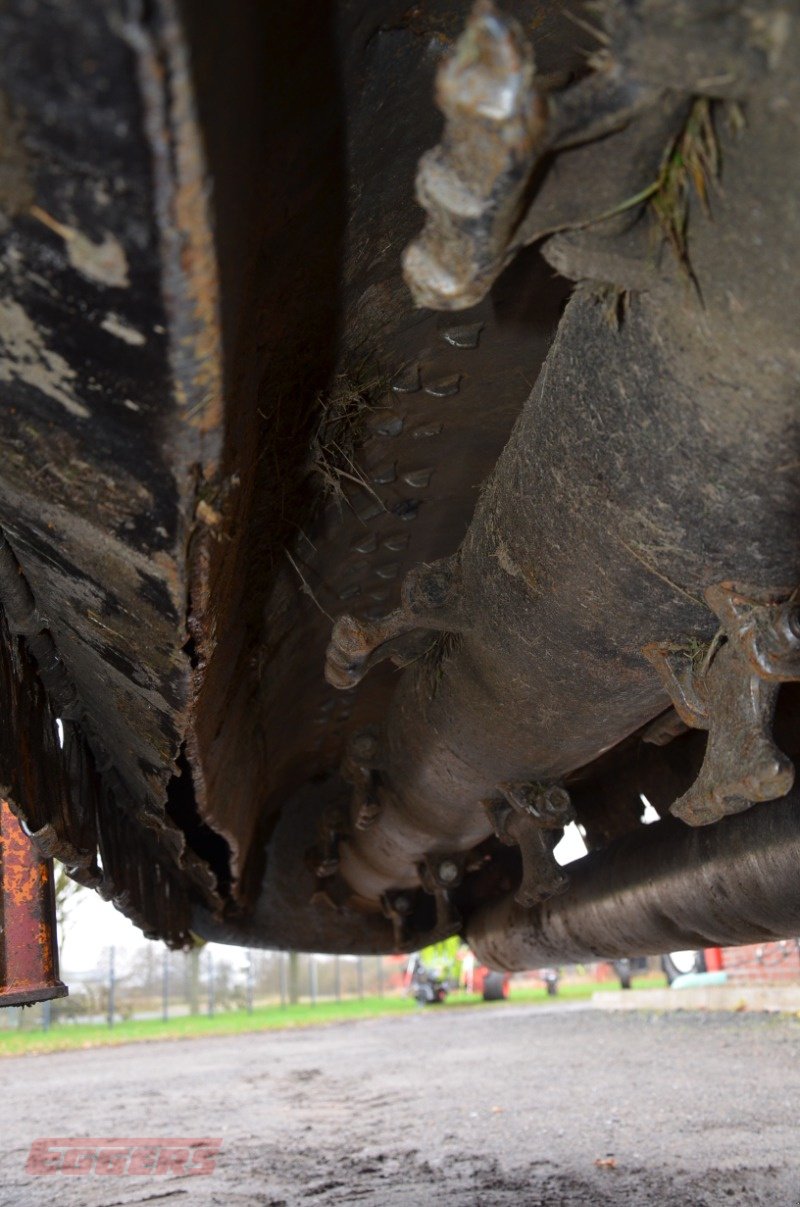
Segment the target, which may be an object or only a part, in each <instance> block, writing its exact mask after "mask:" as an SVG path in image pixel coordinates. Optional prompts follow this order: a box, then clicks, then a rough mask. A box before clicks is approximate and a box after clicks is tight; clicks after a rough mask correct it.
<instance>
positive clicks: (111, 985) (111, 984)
mask: <svg viewBox="0 0 800 1207" xmlns="http://www.w3.org/2000/svg"><path fill="white" fill-rule="evenodd" d="M115 986H116V978H115V969H114V945H113V944H112V945H111V947H109V949H108V1025H109V1027H113V1026H114V989H115Z"/></svg>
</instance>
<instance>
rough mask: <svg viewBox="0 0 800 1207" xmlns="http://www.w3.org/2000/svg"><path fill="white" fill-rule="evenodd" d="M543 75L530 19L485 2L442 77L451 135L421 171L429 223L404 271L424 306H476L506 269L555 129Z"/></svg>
mask: <svg viewBox="0 0 800 1207" xmlns="http://www.w3.org/2000/svg"><path fill="white" fill-rule="evenodd" d="M533 77H534V65H533V52H532V50H531V47H530V44H529V42H528V40H527V39H526V37H525V35H524V33H523V31H522V28H521V27H520V25H519V24H518V23H517V22H516V21H515V20H514V19H513V18H511V17H507V16H504V15H501V14H500V13H499V12H498V10H497V9H496V7H495V6H494V4H493V3H491V0H478V3H477V4H475V5H474V7H473V9H472V13H471V15H470V18H469V20H468V22H467V25H466V28H465V30H464V33H463V34H462V35H461V37H460V38H459V39H458V41H457V42H456V44H455V47H454V48H453V53H452V54H451V55H450V56H448V58H447V59H446V60H445V61H444V63H443V64H442V66H441V67H440V68H439V71H438V73H437V76H436V103H437V105H438V107H439V109H441V111H442V113H443V114H444V116H445V120H446V125H445V129H444V135H443V138H442V142H441V144H440V145H439V146H437V147H434V148H433V149H432V150H431V151H428V152H427V153H426V154H425V155H423V157H422V159H421V160H420V163H419V169H418V172H417V200H418V201H419V204H420V205H421V206H422V208H423V209H424V210H425V211H426V213H427V221H426V223H425V227H424V229H423V231H422V234H421V235H420V236H419V237H418V238H417V239H415V240H414V242H413V243H411V244H410V245H409V246H408V248H407V249H406V251H405V254H404V256H403V273H404V276H405V279H406V283H407V285H408V286H409V288H410V290H411V293H412V295H413V297H414V301H415V302H416V303H417V305H418V306H427V307H429V308H430V309H432V310H463V309H464V308H465V307H468V306H473V305H474V304H475V303H476V302H479V301H480V300H481V298H483V297H485V295H486V294H487V293H488V291H489V289H490V288H491V286H492V284H493V283H494V281H495V280H496V278H497V277H498V276H499V274H500V272H501V271H502V269H503V268H504V267H505V265H506V263H507V261H508V259H509V255H510V253H509V244H510V242H511V236H512V233H513V231H514V228H515V226H516V224H517V223H518V221H519V218H520V210H521V208H522V204H523V200H524V196H525V189H526V186H527V184H528V180H529V178H530V176H531V173H532V171H533V168H534V166H535V165H536V163H537V161H538V159H539V157H540V155H541V153H542V147H543V136H544V132H545V129H546V115H547V105H546V101H545V100H544V98H543V96H542V95H541V94H540V92H539V90H538V89H537V88H536V87H535V85H534V78H533Z"/></svg>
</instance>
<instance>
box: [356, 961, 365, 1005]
mask: <svg viewBox="0 0 800 1207" xmlns="http://www.w3.org/2000/svg"><path fill="white" fill-rule="evenodd" d="M356 967H357V970H358V996H359V997H363V996H364V957H363V956H359V957H358V964H357V965H356Z"/></svg>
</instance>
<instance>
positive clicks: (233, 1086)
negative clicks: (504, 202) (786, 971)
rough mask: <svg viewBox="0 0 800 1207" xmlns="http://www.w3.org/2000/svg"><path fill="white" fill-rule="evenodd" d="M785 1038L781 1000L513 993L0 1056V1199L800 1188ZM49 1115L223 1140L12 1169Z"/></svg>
mask: <svg viewBox="0 0 800 1207" xmlns="http://www.w3.org/2000/svg"><path fill="white" fill-rule="evenodd" d="M799 1055H800V1021H798V1020H797V1019H795V1018H786V1017H778V1016H774V1015H773V1016H768V1015H735V1014H734V1015H703V1014H691V1015H690V1014H672V1015H660V1016H659V1015H646V1014H609V1013H605V1012H599V1011H597V1012H595V1011H592V1010H590V1009H584V1008H580V1009H575V1008H571V1007H569V1006H562V1007H556V1008H555V1009H554V1010H551V1009H549V1008H548V1007H541V1006H539V1007H536V1006H534V1007H521V1006H520V1007H517V1006H514V1005H513V1004H511V1005H506V1006H499V1007H496V1008H495V1007H493V1008H486V1009H483V1010H477V1011H476V1010H463V1011H461V1010H452V1011H447V1012H444V1011H437V1010H436V1008H435V1007H434V1008H429V1009H427V1010H424V1011H420V1012H419V1013H417V1014H415V1015H413V1016H400V1017H392V1018H384V1019H377V1020H372V1021H365V1022H355V1023H347V1024H342V1025H337V1026H331V1027H327V1028H319V1029H313V1030H305V1031H293V1032H292V1031H285V1032H272V1033H261V1034H258V1035H246V1036H239V1037H236V1038H211V1039H203V1040H189V1041H187V1040H181V1041H175V1042H172V1043H153V1044H138V1045H131V1046H128V1047H120V1048H105V1049H94V1050H88V1051H81V1052H70V1053H61V1054H58V1055H51V1056H27V1057H18V1058H13V1059H7V1060H3V1061H2V1062H0V1089H1V1090H2V1093H1V1094H0V1129H1V1134H2V1136H3V1145H2V1150H0V1204H2V1207H6V1205H7V1207H29V1205H30V1207H32V1205H34V1204H36V1205H38V1204H53V1205H57V1207H72V1205H75V1207H77V1205H80V1207H99V1205H103V1207H112V1205H113V1207H117V1205H122V1204H128V1203H131V1204H133V1203H157V1204H159V1205H160V1204H161V1203H164V1204H165V1207H172V1204H176V1205H179V1204H181V1203H186V1204H187V1207H188V1205H189V1204H191V1205H192V1207H194V1205H195V1204H199V1205H205V1204H225V1207H244V1205H247V1207H251V1205H252V1207H255V1205H258V1207H278V1205H279V1204H292V1205H294V1204H307V1205H308V1207H317V1205H324V1207H330V1205H332V1204H350V1203H359V1204H376V1205H378V1204H380V1205H381V1207H397V1205H400V1204H402V1205H406V1204H415V1205H416V1204H421V1205H425V1204H428V1203H434V1202H435V1203H436V1204H445V1205H448V1207H449V1205H455V1204H459V1205H461V1204H469V1205H473V1204H474V1205H478V1204H480V1205H481V1207H483V1205H485V1204H515V1205H516V1204H525V1205H530V1207H537V1205H539V1204H547V1205H548V1207H550V1205H556V1204H568V1205H573V1204H581V1205H586V1207H589V1205H591V1207H598V1205H603V1204H636V1205H637V1207H640V1205H642V1204H651V1203H652V1204H658V1205H659V1207H673V1205H676V1207H677V1205H678V1204H680V1207H684V1205H686V1204H691V1205H692V1207H695V1205H703V1204H718V1203H724V1204H765V1205H766V1204H769V1205H770V1207H774V1205H776V1204H791V1205H792V1207H798V1205H799V1204H800V1152H799V1151H798V1147H799V1146H798V1123H797V1119H798V1114H799V1113H800V1111H799V1109H798V1108H800V1060H799V1059H798V1056H799ZM64 1136H68V1137H92V1136H98V1137H126V1138H131V1137H132V1138H135V1137H164V1136H172V1137H174V1136H177V1137H194V1136H197V1137H219V1138H221V1139H222V1148H221V1152H220V1155H219V1158H218V1161H217V1166H216V1169H215V1171H214V1172H213V1173H211V1174H207V1175H201V1176H193V1177H186V1176H179V1175H170V1174H163V1175H160V1176H154V1175H149V1176H143V1177H141V1176H136V1177H132V1176H120V1175H115V1174H110V1175H105V1176H103V1175H99V1174H97V1173H94V1174H82V1175H72V1176H68V1175H65V1174H63V1173H53V1174H47V1175H43V1176H31V1175H29V1174H27V1173H26V1172H25V1163H26V1158H27V1155H28V1151H29V1147H30V1144H31V1142H32V1141H33V1140H35V1139H37V1138H42V1137H64ZM598 1162H600V1164H598Z"/></svg>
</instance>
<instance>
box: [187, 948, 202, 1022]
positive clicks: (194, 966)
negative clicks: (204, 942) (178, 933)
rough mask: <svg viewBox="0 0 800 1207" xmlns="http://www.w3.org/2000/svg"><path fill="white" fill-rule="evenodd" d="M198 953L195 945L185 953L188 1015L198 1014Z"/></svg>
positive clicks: (198, 949) (199, 949)
mask: <svg viewBox="0 0 800 1207" xmlns="http://www.w3.org/2000/svg"><path fill="white" fill-rule="evenodd" d="M200 951H201V948H200V947H199V946H198V945H197V944H195V946H194V947H191V948H190V949H189V951H188V952H187V953H186V974H187V977H186V981H187V984H186V988H187V997H188V998H189V1013H190V1014H192V1015H194V1014H199V1013H200Z"/></svg>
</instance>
